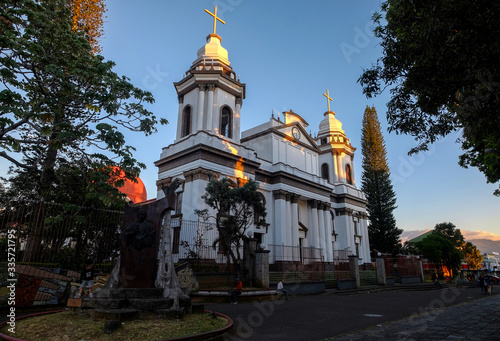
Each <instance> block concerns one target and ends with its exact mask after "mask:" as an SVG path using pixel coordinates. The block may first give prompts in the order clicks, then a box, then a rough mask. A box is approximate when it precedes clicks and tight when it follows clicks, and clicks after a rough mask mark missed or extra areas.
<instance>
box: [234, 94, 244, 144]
mask: <svg viewBox="0 0 500 341" xmlns="http://www.w3.org/2000/svg"><path fill="white" fill-rule="evenodd" d="M242 104H243V99H242V98H241V97H236V107H235V108H236V110H235V112H234V117H233V139H234V140H235V141H236V142H237V143H239V142H240V118H241V117H240V115H241V105H242Z"/></svg>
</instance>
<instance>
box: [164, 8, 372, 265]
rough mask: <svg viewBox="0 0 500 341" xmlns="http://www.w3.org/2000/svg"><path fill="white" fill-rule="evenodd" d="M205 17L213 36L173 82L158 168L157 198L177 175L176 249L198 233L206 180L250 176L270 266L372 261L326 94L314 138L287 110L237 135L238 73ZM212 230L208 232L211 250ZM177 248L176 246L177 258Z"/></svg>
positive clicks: (341, 134)
mask: <svg viewBox="0 0 500 341" xmlns="http://www.w3.org/2000/svg"><path fill="white" fill-rule="evenodd" d="M207 12H208V11H207ZM208 13H209V14H211V15H212V16H213V17H214V33H211V34H210V35H209V36H208V37H207V43H206V44H205V45H204V46H202V47H201V48H200V49H199V50H198V52H197V57H196V59H195V60H194V62H193V63H192V65H191V66H190V67H189V69H188V70H187V72H186V73H185V76H184V77H183V79H181V80H180V81H178V82H175V83H174V86H175V89H176V91H177V95H178V100H179V105H178V113H177V133H176V138H175V140H174V141H173V143H172V144H171V145H169V146H167V147H164V148H163V149H162V152H161V155H160V159H159V160H158V161H156V162H155V165H156V166H157V167H158V181H157V186H158V198H161V197H163V192H162V191H161V188H162V186H163V185H165V184H168V183H170V182H171V181H173V180H175V179H177V180H178V181H179V182H180V183H181V185H180V186H179V188H178V189H177V191H176V193H177V199H178V200H177V207H176V209H175V212H173V216H172V217H173V218H176V219H177V222H178V223H177V225H176V226H177V228H176V229H175V232H174V243H175V240H176V239H177V243H178V242H179V240H181V241H182V240H184V241H189V242H192V241H193V239H194V238H195V237H196V233H197V231H196V229H199V228H200V226H201V225H200V224H198V225H196V222H197V221H198V216H197V215H196V214H195V209H203V208H206V207H205V203H204V201H203V199H202V198H201V196H202V195H203V194H204V193H205V187H206V185H207V183H208V182H209V181H211V180H215V179H219V180H220V179H222V178H228V179H230V181H231V183H232V184H234V186H238V185H240V184H241V183H242V182H243V183H244V181H246V180H248V179H253V180H255V181H257V182H258V185H259V192H260V193H261V194H262V196H263V200H264V202H265V205H266V211H267V217H266V224H264V225H263V226H254V227H253V228H251V229H250V230H249V231H248V236H249V237H253V238H255V239H257V241H258V245H259V246H260V247H261V248H262V249H264V250H270V263H271V264H273V263H274V262H281V261H283V262H287V261H293V262H302V263H307V262H308V261H315V262H318V261H321V262H327V263H333V262H334V260H335V258H336V257H337V258H338V257H340V255H344V256H345V255H348V254H354V255H357V256H358V257H359V262H360V264H361V263H369V262H370V248H369V239H368V229H367V214H366V198H365V196H364V194H363V192H362V191H361V190H359V189H358V188H357V187H356V182H355V176H354V166H353V159H354V152H355V150H356V148H354V147H353V146H352V145H351V141H350V140H349V138H347V135H346V133H345V131H344V130H343V129H342V123H341V122H340V121H339V120H338V119H337V118H336V115H335V113H334V112H333V111H330V108H329V103H330V102H329V101H330V98H329V94H328V91H327V93H326V94H324V95H325V96H326V97H327V100H328V111H327V112H325V113H324V119H323V120H322V121H321V123H320V125H319V131H318V133H317V135H316V136H314V137H313V136H312V135H311V134H309V133H307V131H306V128H307V127H308V123H307V121H306V120H305V119H304V118H303V117H302V116H301V115H300V114H299V113H295V112H293V110H290V111H286V112H283V113H282V114H281V115H277V117H274V115H271V117H270V119H269V121H267V122H263V123H262V124H260V125H258V126H256V127H253V128H250V129H248V130H245V131H240V118H241V115H250V114H251V113H245V112H244V111H242V105H243V100H244V99H245V89H246V84H244V83H242V82H241V81H240V79H239V77H237V76H236V73H235V71H234V70H233V67H232V66H231V63H230V62H229V59H228V52H227V50H226V49H225V48H223V47H222V45H221V37H220V36H219V35H217V34H216V33H215V24H216V20H219V18H218V17H217V16H216V12H215V15H213V14H212V13H210V12H208ZM219 21H220V20H219ZM280 116H281V117H280ZM174 213H175V214H174ZM188 222H191V223H192V224H188ZM187 226H198V227H196V228H195V229H194V230H193V229H192V228H188V227H187ZM198 233H199V231H198ZM211 233H212V237H210V236H208V234H207V235H206V236H205V237H206V238H208V239H207V240H206V241H207V244H209V245H212V242H211V241H210V240H209V239H210V238H213V233H215V232H214V231H212V232H211ZM212 240H213V239H212ZM178 249H179V247H178V245H177V246H175V245H174V253H175V252H176V251H177V252H179V250H178ZM179 257H180V256H179Z"/></svg>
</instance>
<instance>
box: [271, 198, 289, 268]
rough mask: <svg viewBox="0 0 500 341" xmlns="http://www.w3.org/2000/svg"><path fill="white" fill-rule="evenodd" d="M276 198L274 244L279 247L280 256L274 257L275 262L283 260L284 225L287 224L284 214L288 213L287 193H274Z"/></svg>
mask: <svg viewBox="0 0 500 341" xmlns="http://www.w3.org/2000/svg"><path fill="white" fill-rule="evenodd" d="M273 196H274V244H275V245H278V246H280V247H278V249H277V250H279V252H280V254H276V255H274V257H273V258H274V259H275V260H283V259H282V252H283V250H282V249H281V245H282V244H283V243H284V240H283V237H282V231H283V230H284V228H285V227H284V225H285V224H286V217H284V215H283V212H286V192H285V191H283V190H277V191H273Z"/></svg>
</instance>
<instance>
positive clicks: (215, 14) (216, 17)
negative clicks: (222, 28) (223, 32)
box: [205, 5, 226, 34]
mask: <svg viewBox="0 0 500 341" xmlns="http://www.w3.org/2000/svg"><path fill="white" fill-rule="evenodd" d="M205 12H207V13H208V14H210V15H211V16H212V17H214V34H216V33H215V25H216V24H217V20H219V21H220V22H221V23H223V24H224V25H225V24H226V23H225V22H224V21H223V20H222V19H221V18H219V17H218V16H217V5H215V10H214V13H212V12H210V11H209V10H208V9H205Z"/></svg>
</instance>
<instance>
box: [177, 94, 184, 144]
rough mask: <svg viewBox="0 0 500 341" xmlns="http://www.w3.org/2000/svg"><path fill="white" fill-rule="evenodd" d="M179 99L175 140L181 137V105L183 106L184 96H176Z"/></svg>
mask: <svg viewBox="0 0 500 341" xmlns="http://www.w3.org/2000/svg"><path fill="white" fill-rule="evenodd" d="M177 98H178V99H179V111H178V114H177V138H176V140H178V139H180V138H181V134H182V107H183V106H184V96H178V97H177Z"/></svg>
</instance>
